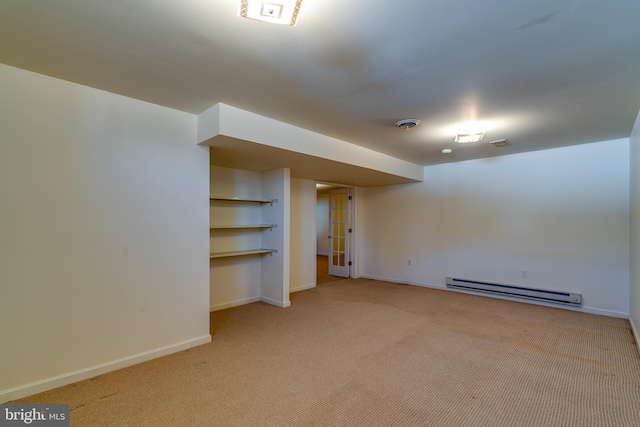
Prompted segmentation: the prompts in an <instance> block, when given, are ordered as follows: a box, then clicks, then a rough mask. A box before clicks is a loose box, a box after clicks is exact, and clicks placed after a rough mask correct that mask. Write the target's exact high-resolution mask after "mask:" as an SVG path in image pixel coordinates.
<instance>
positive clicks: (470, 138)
mask: <svg viewBox="0 0 640 427" xmlns="http://www.w3.org/2000/svg"><path fill="white" fill-rule="evenodd" d="M483 137H484V132H476V133H459V134H457V135H456V137H455V139H454V141H455V142H460V143H462V144H464V143H467V142H478V141H481V140H482V138H483Z"/></svg>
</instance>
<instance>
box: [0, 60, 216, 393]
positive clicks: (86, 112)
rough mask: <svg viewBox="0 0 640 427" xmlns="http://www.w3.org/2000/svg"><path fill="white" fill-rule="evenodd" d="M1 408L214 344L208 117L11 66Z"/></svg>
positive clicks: (4, 166) (0, 191)
mask: <svg viewBox="0 0 640 427" xmlns="http://www.w3.org/2000/svg"><path fill="white" fill-rule="evenodd" d="M0 100H2V101H1V102H0V130H1V131H0V132H1V137H2V143H1V144H0V218H2V220H1V221H0V283H1V284H2V296H1V297H0V324H2V325H3V327H2V332H1V333H0V334H1V337H0V342H2V351H0V401H7V400H9V399H14V398H18V397H21V396H25V395H29V394H32V393H36V392H39V391H43V390H46V389H49V388H52V387H56V386H60V385H63V384H67V383H70V382H73V381H77V380H79V379H83V378H87V377H90V376H93V375H97V374H100V373H103V372H106V371H109V370H112V369H116V368H120V367H123V366H127V365H130V364H133V363H136V362H140V361H143V360H147V359H150V358H153V357H158V356H160V355H163V354H167V353H171V352H174V351H178V350H181V349H184V348H188V347H191V346H194V345H198V344H201V343H204V342H208V341H210V339H211V338H210V336H209V317H208V311H209V310H208V307H207V300H208V294H209V288H208V280H207V275H208V271H207V267H206V265H207V250H208V242H207V237H206V232H207V228H208V217H207V215H208V206H207V193H208V179H207V176H208V173H209V172H208V171H209V165H208V163H209V162H208V158H209V155H208V149H207V148H205V147H200V146H198V145H196V129H197V123H196V116H195V115H191V114H187V113H184V112H179V111H176V110H171V109H168V108H164V107H160V106H156V105H152V104H148V103H145V102H141V101H137V100H133V99H130V98H125V97H122V96H118V95H114V94H110V93H107V92H102V91H98V90H95V89H91V88H88V87H84V86H80V85H77V84H72V83H69V82H65V81H62V80H57V79H53V78H50V77H45V76H42V75H39V74H34V73H31V72H27V71H23V70H19V69H16V68H12V67H8V66H5V65H0Z"/></svg>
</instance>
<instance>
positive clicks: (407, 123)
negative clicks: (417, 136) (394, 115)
mask: <svg viewBox="0 0 640 427" xmlns="http://www.w3.org/2000/svg"><path fill="white" fill-rule="evenodd" d="M419 124H420V120H416V119H404V120H400V121H399V122H398V123H396V127H397V128H401V129H404V130H409V129H411V128H412V127H416V126H418V125H419Z"/></svg>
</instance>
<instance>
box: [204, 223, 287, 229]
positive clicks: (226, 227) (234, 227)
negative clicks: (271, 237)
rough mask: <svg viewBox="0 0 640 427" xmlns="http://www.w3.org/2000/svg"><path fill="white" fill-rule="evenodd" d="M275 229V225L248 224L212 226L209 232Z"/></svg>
mask: <svg viewBox="0 0 640 427" xmlns="http://www.w3.org/2000/svg"><path fill="white" fill-rule="evenodd" d="M274 227H277V225H276V224H250V225H238V224H230V225H212V226H211V227H210V228H211V230H229V229H236V230H237V229H242V228H248V229H251V228H258V229H265V228H274Z"/></svg>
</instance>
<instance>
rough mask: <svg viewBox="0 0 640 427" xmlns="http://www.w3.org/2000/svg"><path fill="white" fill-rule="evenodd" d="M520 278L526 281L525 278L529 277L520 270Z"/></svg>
mask: <svg viewBox="0 0 640 427" xmlns="http://www.w3.org/2000/svg"><path fill="white" fill-rule="evenodd" d="M520 277H522V278H523V279H526V278H527V277H529V273H527V270H522V271H521V272H520Z"/></svg>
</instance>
